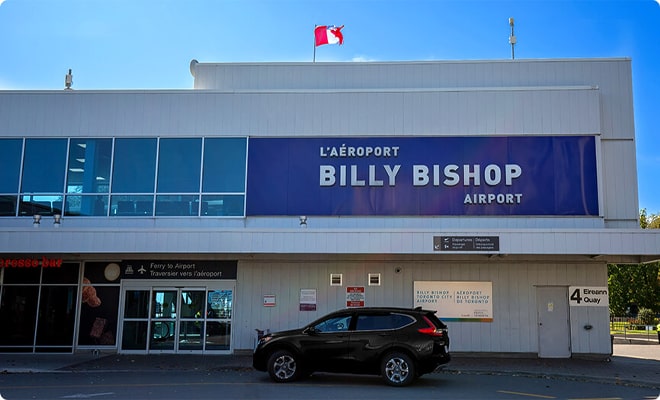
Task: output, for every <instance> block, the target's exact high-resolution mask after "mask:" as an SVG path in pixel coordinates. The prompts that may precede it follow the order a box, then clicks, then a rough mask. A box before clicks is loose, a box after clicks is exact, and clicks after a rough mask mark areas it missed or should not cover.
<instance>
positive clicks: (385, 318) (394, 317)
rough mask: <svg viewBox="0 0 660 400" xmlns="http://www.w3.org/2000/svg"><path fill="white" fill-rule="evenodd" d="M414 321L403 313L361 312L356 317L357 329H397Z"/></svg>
mask: <svg viewBox="0 0 660 400" xmlns="http://www.w3.org/2000/svg"><path fill="white" fill-rule="evenodd" d="M413 322H415V319H414V318H413V317H411V316H409V315H404V314H363V315H359V316H358V318H357V325H356V326H355V330H357V331H374V330H386V329H398V328H402V327H404V326H406V325H410V324H411V323H413Z"/></svg>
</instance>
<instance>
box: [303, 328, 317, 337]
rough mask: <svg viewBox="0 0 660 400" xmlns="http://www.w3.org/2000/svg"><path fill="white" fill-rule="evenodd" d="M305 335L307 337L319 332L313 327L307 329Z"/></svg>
mask: <svg viewBox="0 0 660 400" xmlns="http://www.w3.org/2000/svg"><path fill="white" fill-rule="evenodd" d="M303 333H304V334H306V335H316V334H317V333H318V331H317V330H316V328H314V327H313V326H308V327H307V328H305V330H304V331H303Z"/></svg>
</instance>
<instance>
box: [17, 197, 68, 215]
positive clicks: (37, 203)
mask: <svg viewBox="0 0 660 400" xmlns="http://www.w3.org/2000/svg"><path fill="white" fill-rule="evenodd" d="M36 214H39V215H53V214H62V196H61V195H40V196H34V195H23V196H21V203H20V207H19V215H36Z"/></svg>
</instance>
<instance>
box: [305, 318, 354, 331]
mask: <svg viewBox="0 0 660 400" xmlns="http://www.w3.org/2000/svg"><path fill="white" fill-rule="evenodd" d="M350 323H351V316H350V315H340V316H337V317H331V318H328V319H326V320H323V321H321V322H319V323H318V324H316V325H314V328H315V329H316V331H317V332H342V331H347V330H348V328H349V327H350Z"/></svg>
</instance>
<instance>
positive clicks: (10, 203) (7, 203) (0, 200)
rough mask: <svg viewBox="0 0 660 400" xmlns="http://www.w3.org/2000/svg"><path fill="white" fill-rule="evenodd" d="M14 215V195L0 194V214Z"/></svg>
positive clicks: (4, 215)
mask: <svg viewBox="0 0 660 400" xmlns="http://www.w3.org/2000/svg"><path fill="white" fill-rule="evenodd" d="M15 215H16V196H0V216H3V217H12V216H15Z"/></svg>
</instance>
